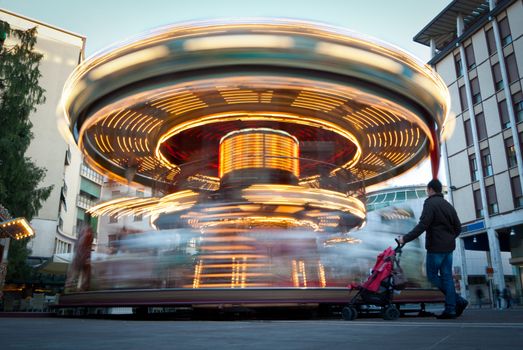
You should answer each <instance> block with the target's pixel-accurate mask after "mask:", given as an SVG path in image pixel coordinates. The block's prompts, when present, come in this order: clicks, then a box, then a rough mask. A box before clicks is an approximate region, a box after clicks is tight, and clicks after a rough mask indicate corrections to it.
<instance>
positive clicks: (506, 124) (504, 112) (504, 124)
mask: <svg viewBox="0 0 523 350" xmlns="http://www.w3.org/2000/svg"><path fill="white" fill-rule="evenodd" d="M498 111H499V120H500V121H501V128H502V129H508V128H510V117H509V115H508V107H507V100H501V101H499V102H498Z"/></svg>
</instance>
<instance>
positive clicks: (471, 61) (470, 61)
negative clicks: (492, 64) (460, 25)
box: [465, 44, 476, 69]
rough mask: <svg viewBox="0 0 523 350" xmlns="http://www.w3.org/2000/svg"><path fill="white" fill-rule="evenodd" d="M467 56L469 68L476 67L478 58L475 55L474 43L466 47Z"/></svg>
mask: <svg viewBox="0 0 523 350" xmlns="http://www.w3.org/2000/svg"><path fill="white" fill-rule="evenodd" d="M465 58H466V59H467V69H472V68H474V67H476V58H475V57H474V49H473V48H472V44H470V45H469V46H467V47H466V48H465Z"/></svg>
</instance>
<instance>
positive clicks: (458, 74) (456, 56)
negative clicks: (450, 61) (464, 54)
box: [454, 53, 463, 78]
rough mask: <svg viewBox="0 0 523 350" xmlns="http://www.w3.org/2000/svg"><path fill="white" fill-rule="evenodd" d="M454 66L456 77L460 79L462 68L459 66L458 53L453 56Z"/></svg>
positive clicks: (459, 56) (459, 57)
mask: <svg viewBox="0 0 523 350" xmlns="http://www.w3.org/2000/svg"><path fill="white" fill-rule="evenodd" d="M454 64H455V65H456V76H457V77H458V78H459V77H462V76H463V66H462V64H461V55H460V54H459V53H458V54H457V55H455V56H454Z"/></svg>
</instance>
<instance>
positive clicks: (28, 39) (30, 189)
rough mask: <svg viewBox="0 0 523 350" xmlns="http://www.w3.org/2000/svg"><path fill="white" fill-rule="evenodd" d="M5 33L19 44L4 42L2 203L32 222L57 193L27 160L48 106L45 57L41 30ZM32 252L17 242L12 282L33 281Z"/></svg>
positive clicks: (0, 73) (0, 29) (3, 29)
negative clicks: (34, 116) (35, 115)
mask: <svg viewBox="0 0 523 350" xmlns="http://www.w3.org/2000/svg"><path fill="white" fill-rule="evenodd" d="M2 33H4V34H5V35H6V36H7V37H13V38H14V40H13V42H14V44H12V45H6V43H7V42H1V41H0V203H2V204H3V205H4V206H5V207H6V208H8V210H9V211H10V212H11V215H12V216H13V217H20V216H23V217H25V218H27V219H28V220H31V219H32V218H33V216H34V215H36V214H37V213H38V210H40V208H41V207H42V203H43V202H44V201H45V200H46V199H47V198H48V197H49V194H50V193H51V190H52V187H51V186H50V187H40V188H39V187H38V185H39V183H40V182H41V181H42V179H43V178H44V177H45V172H46V169H45V168H40V167H38V166H36V164H35V163H33V162H32V161H31V159H30V158H28V157H26V156H25V153H26V151H27V148H28V147H29V144H30V142H31V139H32V138H33V134H32V132H31V128H32V126H33V125H32V123H31V121H30V119H29V115H30V114H31V112H34V111H35V110H36V106H37V105H39V104H42V103H44V102H45V96H44V93H45V90H44V89H43V88H41V87H40V86H39V85H38V80H39V78H40V77H41V73H40V69H39V65H40V60H41V59H42V54H40V53H37V52H35V51H34V46H35V44H36V28H33V29H29V30H25V31H23V30H16V29H11V28H10V26H9V24H8V23H7V22H4V21H0V37H1V36H4V35H3V34H2ZM26 246H27V240H24V241H12V242H11V246H10V249H9V266H8V275H7V280H25V279H26V278H27V277H28V276H29V273H30V268H29V267H28V266H27V265H26V259H27V256H28V255H29V253H30V251H29V250H28V249H27V247H26Z"/></svg>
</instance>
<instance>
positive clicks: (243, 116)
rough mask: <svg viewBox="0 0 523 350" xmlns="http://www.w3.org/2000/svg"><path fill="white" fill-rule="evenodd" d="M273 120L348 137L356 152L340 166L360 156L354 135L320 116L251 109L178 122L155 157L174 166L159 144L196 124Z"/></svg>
mask: <svg viewBox="0 0 523 350" xmlns="http://www.w3.org/2000/svg"><path fill="white" fill-rule="evenodd" d="M243 120H245V121H275V122H283V123H285V122H287V123H294V124H298V125H308V126H312V127H319V128H323V129H326V130H330V131H332V132H335V133H337V134H338V135H341V136H343V137H344V138H346V139H348V140H349V141H350V142H352V143H353V144H354V145H355V146H356V152H355V154H354V157H353V158H352V159H351V160H349V161H348V162H347V163H345V164H343V165H342V166H341V168H345V169H350V168H352V167H353V166H355V165H356V164H357V163H358V161H359V159H360V157H361V146H360V144H359V142H358V140H357V139H356V137H355V136H354V135H353V134H352V133H350V132H349V131H347V130H345V129H343V128H341V127H340V126H338V125H336V124H334V123H331V122H329V121H326V120H323V119H320V118H313V117H309V116H301V115H295V114H290V113H275V112H272V111H267V112H258V111H257V112H253V111H245V112H234V113H231V112H227V113H217V114H211V115H206V116H202V117H200V118H197V119H194V120H190V121H187V122H184V123H180V124H178V125H176V126H174V127H172V128H171V129H170V130H169V131H167V132H166V133H164V134H163V135H162V136H161V137H160V139H159V141H158V143H157V145H156V150H155V154H156V157H157V158H158V159H159V160H160V162H161V163H162V164H163V165H164V166H166V167H176V165H174V164H172V163H170V162H169V160H167V158H165V156H164V155H163V154H162V152H161V151H160V148H161V145H162V144H163V143H164V142H165V141H167V140H168V139H169V138H171V137H173V136H175V135H177V134H179V133H181V132H183V131H185V130H189V129H192V128H195V127H198V126H203V125H208V124H213V123H216V122H228V121H243ZM336 171H337V170H336V169H335V170H333V172H336Z"/></svg>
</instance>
